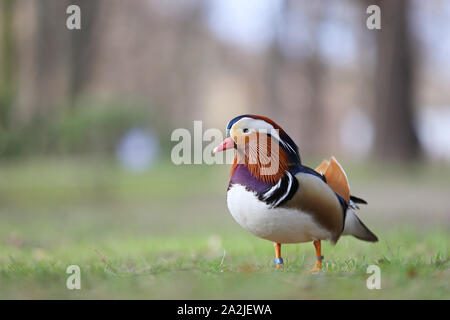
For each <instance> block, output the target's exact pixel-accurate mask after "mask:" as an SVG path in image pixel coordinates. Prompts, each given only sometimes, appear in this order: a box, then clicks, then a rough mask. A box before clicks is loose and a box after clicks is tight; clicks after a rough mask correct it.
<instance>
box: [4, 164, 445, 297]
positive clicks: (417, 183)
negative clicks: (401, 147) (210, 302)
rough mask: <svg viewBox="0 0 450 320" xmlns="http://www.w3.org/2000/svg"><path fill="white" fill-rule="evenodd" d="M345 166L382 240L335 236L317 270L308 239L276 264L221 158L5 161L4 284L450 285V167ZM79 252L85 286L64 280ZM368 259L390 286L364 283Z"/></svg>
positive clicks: (56, 287)
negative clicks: (246, 218)
mask: <svg viewBox="0 0 450 320" xmlns="http://www.w3.org/2000/svg"><path fill="white" fill-rule="evenodd" d="M344 165H345V162H344ZM346 167H347V168H348V169H347V170H348V172H349V176H350V179H351V183H352V189H353V190H357V192H355V194H357V195H361V196H364V197H365V198H366V199H367V200H368V201H369V206H368V207H367V208H364V209H363V210H361V212H360V213H359V215H360V217H361V218H362V219H363V220H364V222H366V224H368V225H369V226H370V227H371V228H372V229H373V230H374V231H375V232H376V233H377V235H378V236H379V238H380V242H378V243H376V244H370V243H365V242H361V241H358V240H356V239H354V238H350V237H344V238H342V239H341V240H340V241H339V242H338V244H337V245H336V246H334V247H333V246H331V245H330V244H328V243H325V244H324V246H323V253H324V255H325V260H324V263H325V270H324V272H322V273H320V274H316V275H311V274H306V273H305V272H306V271H308V270H310V269H311V268H312V266H313V263H314V249H313V246H312V244H309V243H305V244H298V245H285V246H283V248H282V250H283V258H284V260H285V263H286V265H285V268H284V269H283V270H276V269H274V267H273V265H272V263H273V254H274V253H273V246H272V244H271V243H270V242H268V241H265V240H261V239H258V238H255V237H253V236H252V235H250V234H248V233H247V232H246V231H245V230H243V229H241V228H240V227H239V226H238V225H237V224H236V223H235V222H234V221H233V219H232V218H231V216H230V215H229V214H228V212H227V209H226V206H225V201H224V199H225V189H226V183H227V170H228V169H227V168H225V167H224V166H215V167H212V166H207V167H204V166H181V167H176V166H172V165H170V164H165V165H158V166H157V167H155V168H154V169H152V170H150V171H148V172H146V173H144V174H140V175H137V174H132V173H128V172H126V171H124V170H123V169H121V168H119V167H118V166H117V165H116V164H114V163H113V162H111V161H108V160H104V159H97V160H89V161H83V160H80V159H78V160H68V159H31V160H30V161H21V162H16V163H1V164H0V210H1V216H2V223H1V224H0V298H3V299H16V298H25V299H34V298H41V299H48V298H56V299H59V298H68V299H98V298H113V299H116V298H135V299H167V298H175V299H188V298H191V299H195V298H200V299H209V298H212V299H222V298H225V299H231V298H238V299H241V298H242V299H247V298H248V299H252V298H254V299H284V298H287V299H304V298H309V299H325V298H327V299H346V298H355V299H366V298H373V299H419V298H424V299H432V298H435V299H449V298H450V281H449V280H450V263H449V244H450V236H449V226H450V222H449V216H448V210H449V208H450V200H449V199H448V196H447V193H448V190H449V189H450V188H449V181H450V180H449V178H450V177H449V175H450V174H448V172H450V170H448V168H444V169H446V170H443V168H438V167H429V166H424V165H421V166H419V165H417V166H414V167H411V168H410V170H407V169H405V168H403V167H402V168H401V169H400V168H396V167H389V168H388V170H384V169H381V168H380V167H378V166H377V165H373V164H372V165H367V164H366V165H360V164H350V165H346ZM419 195H422V196H419ZM425 196H426V198H423V197H425ZM72 264H76V265H78V266H80V268H81V286H82V288H81V290H68V289H67V288H66V279H67V277H68V276H69V275H68V274H66V268H67V267H68V266H69V265H72ZM372 264H375V265H378V266H379V267H380V270H381V287H382V289H381V290H369V289H367V287H366V280H367V278H368V276H369V274H367V273H366V271H367V267H368V266H369V265H372Z"/></svg>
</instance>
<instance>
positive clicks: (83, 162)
mask: <svg viewBox="0 0 450 320" xmlns="http://www.w3.org/2000/svg"><path fill="white" fill-rule="evenodd" d="M70 4H77V5H79V6H80V8H81V30H68V29H67V28H66V19H67V18H68V16H69V15H68V14H66V8H67V7H68V6H69V5H70ZM371 4H377V5H379V6H380V8H381V26H382V29H381V30H369V29H368V28H367V27H366V20H367V18H368V17H369V14H367V13H366V9H367V7H368V6H369V5H371ZM449 31H450V2H448V1H445V0H432V1H419V0H411V1H380V0H371V1H357V0H344V1H326V0H323V1H305V0H247V1H239V0H184V1H181V0H180V1H176V0H139V1H137V0H135V1H127V2H125V1H120V0H39V1H36V0H0V211H1V217H2V218H1V219H2V222H1V224H0V242H1V245H2V246H3V247H4V248H9V249H8V250H10V248H14V249H11V250H15V249H17V250H29V251H30V252H31V253H30V254H32V255H34V256H36V255H37V257H38V258H37V259H39V257H42V255H43V256H44V257H45V254H46V252H48V251H49V250H51V249H52V248H55V247H58V246H65V245H69V244H73V243H79V242H80V241H87V242H89V243H94V244H95V243H104V242H108V241H109V240H110V239H115V240H117V239H119V240H120V239H128V238H130V237H131V238H139V237H141V238H146V237H152V236H156V235H159V236H167V235H170V236H177V235H180V234H184V233H186V234H191V233H194V232H195V233H196V234H204V235H205V237H206V238H208V237H209V236H211V235H212V236H214V237H216V236H217V237H219V239H220V237H227V236H229V235H230V233H231V234H233V233H232V232H234V233H236V234H241V233H242V234H243V233H244V232H245V231H243V230H241V229H240V227H239V226H238V225H237V224H236V223H235V222H234V221H233V220H232V218H231V216H230V215H229V214H228V212H227V209H226V205H225V190H226V186H227V183H228V170H229V168H228V167H227V166H226V165H220V166H219V165H215V166H207V165H190V166H189V165H182V166H175V165H174V164H172V162H171V160H170V151H171V148H172V147H173V146H174V144H175V143H174V142H172V141H170V135H171V132H172V131H173V130H174V129H175V128H187V129H188V130H190V131H192V129H193V121H194V120H202V121H203V129H204V130H206V129H207V128H220V129H221V130H223V131H225V126H226V124H227V122H228V121H229V120H230V119H231V118H232V117H234V116H236V115H239V114H244V113H255V114H261V115H266V116H268V117H270V118H272V119H274V120H275V121H276V122H278V123H279V124H280V125H281V126H282V127H283V128H284V129H285V130H286V131H287V132H288V133H289V135H291V137H292V138H293V139H294V140H295V141H296V142H297V144H298V145H299V148H300V151H301V154H302V159H303V161H304V163H306V164H307V165H309V166H312V167H314V166H315V164H318V163H319V162H320V160H321V159H322V158H326V157H329V156H330V155H335V156H336V157H337V158H338V159H339V160H340V162H341V163H342V164H343V166H344V168H345V169H346V171H347V173H348V176H349V179H350V183H351V186H352V190H354V191H353V193H355V195H358V196H361V197H363V198H366V199H367V200H368V201H369V204H370V205H369V207H367V209H365V210H363V212H362V213H361V216H362V218H363V220H364V221H366V222H367V223H368V224H369V225H375V227H374V228H373V229H374V231H375V232H376V233H377V231H380V230H391V229H392V230H395V228H404V227H409V226H413V225H414V226H418V227H417V228H418V229H420V231H423V230H426V232H433V230H437V229H439V228H440V229H439V230H441V229H442V228H444V230H445V232H446V233H447V234H448V230H449V229H448V228H449V226H450V199H449V197H448V193H449V191H450V90H449V86H450V59H449V57H450V37H449V36H448V32H449ZM216 143H217V144H218V143H219V141H217V142H216ZM214 239H216V238H214ZM447 240H448V238H447ZM447 243H448V242H447ZM93 246H95V245H93ZM269 247H270V246H269ZM4 250H6V249H4ZM91 253H92V252H90V253H89V254H91ZM26 292H28V291H26ZM20 294H22V295H24V296H27V293H24V292H22V293H20ZM20 294H19V296H20Z"/></svg>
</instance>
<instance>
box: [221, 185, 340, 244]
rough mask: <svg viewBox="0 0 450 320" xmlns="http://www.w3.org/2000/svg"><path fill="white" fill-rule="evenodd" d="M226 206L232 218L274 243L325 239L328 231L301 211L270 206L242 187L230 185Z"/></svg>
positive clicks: (328, 236) (256, 234)
mask: <svg viewBox="0 0 450 320" xmlns="http://www.w3.org/2000/svg"><path fill="white" fill-rule="evenodd" d="M227 204H228V209H229V210H230V212H231V215H232V216H233V218H234V219H235V220H236V221H237V222H238V223H239V224H240V225H241V226H242V227H243V228H245V229H246V230H248V231H250V232H251V233H253V234H254V235H255V236H258V237H260V238H264V239H267V240H270V241H274V242H278V243H298V242H307V241H313V240H326V239H330V238H331V233H330V232H328V231H327V230H326V229H324V228H323V227H321V226H320V225H319V224H318V223H317V222H316V221H314V219H313V217H312V216H311V215H310V214H308V213H305V212H302V211H300V210H295V209H287V208H273V209H272V208H270V207H269V206H268V205H267V204H265V203H264V202H262V201H260V200H259V199H258V198H257V196H256V194H255V193H254V192H251V191H247V190H246V189H245V187H244V186H242V185H239V184H234V185H232V186H231V188H230V190H228V193H227Z"/></svg>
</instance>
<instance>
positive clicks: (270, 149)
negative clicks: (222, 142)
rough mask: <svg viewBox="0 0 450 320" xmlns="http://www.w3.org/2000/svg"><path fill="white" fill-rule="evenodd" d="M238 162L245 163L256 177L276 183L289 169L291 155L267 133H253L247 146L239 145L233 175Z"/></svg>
mask: <svg viewBox="0 0 450 320" xmlns="http://www.w3.org/2000/svg"><path fill="white" fill-rule="evenodd" d="M238 164H244V165H245V166H246V167H247V168H248V170H249V171H250V173H251V174H252V175H253V176H254V177H255V178H257V179H259V180H261V181H263V182H264V183H270V184H275V183H277V182H278V180H279V179H280V178H281V177H282V176H283V174H284V172H285V171H286V170H288V169H289V157H288V155H287V153H286V152H285V151H284V150H283V148H281V147H280V146H279V145H278V143H277V142H274V141H273V140H272V138H270V137H269V136H267V135H266V134H260V133H252V134H250V135H249V136H248V139H246V141H245V146H239V145H238V147H237V150H236V155H235V157H234V162H233V165H232V167H231V175H233V172H234V170H236V167H237V165H238Z"/></svg>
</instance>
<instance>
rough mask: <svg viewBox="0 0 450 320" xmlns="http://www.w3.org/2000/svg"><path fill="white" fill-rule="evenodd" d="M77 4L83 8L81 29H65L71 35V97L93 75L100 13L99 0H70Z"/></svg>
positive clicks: (81, 88)
mask: <svg viewBox="0 0 450 320" xmlns="http://www.w3.org/2000/svg"><path fill="white" fill-rule="evenodd" d="M70 4H75V5H78V6H79V7H80V10H81V30H65V32H67V33H68V35H69V37H70V49H71V55H70V56H71V61H70V66H69V67H70V74H69V77H70V89H69V90H70V99H71V101H72V102H73V101H74V99H76V97H77V96H78V95H79V94H80V93H81V92H82V90H83V87H84V85H85V84H86V82H87V81H88V80H89V78H90V76H91V71H92V69H93V65H94V60H95V59H94V58H95V57H94V50H93V48H94V46H93V45H94V43H93V40H94V38H95V33H96V30H97V28H96V26H97V24H96V21H97V19H98V14H99V1H98V0H69V1H68V4H67V6H68V5H70Z"/></svg>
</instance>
